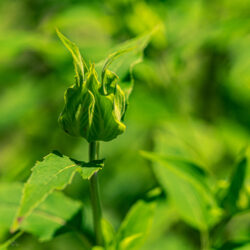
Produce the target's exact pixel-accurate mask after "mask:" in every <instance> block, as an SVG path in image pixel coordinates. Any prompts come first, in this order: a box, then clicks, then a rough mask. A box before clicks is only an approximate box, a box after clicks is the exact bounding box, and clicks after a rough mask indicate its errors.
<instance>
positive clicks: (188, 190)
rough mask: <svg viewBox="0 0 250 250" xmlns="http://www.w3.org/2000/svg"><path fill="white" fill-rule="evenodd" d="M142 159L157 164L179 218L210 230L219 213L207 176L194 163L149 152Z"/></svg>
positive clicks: (157, 170)
mask: <svg viewBox="0 0 250 250" xmlns="http://www.w3.org/2000/svg"><path fill="white" fill-rule="evenodd" d="M142 155H143V156H144V157H145V158H147V159H149V160H151V161H153V162H154V166H153V168H154V172H155V174H156V176H157V178H158V180H159V182H160V184H161V185H162V187H163V189H165V191H166V192H167V193H168V194H169V195H170V197H171V199H172V200H173V202H174V204H175V206H176V209H177V211H178V212H179V214H180V216H181V217H182V218H183V219H184V220H185V221H186V222H187V223H189V224H190V225H192V226H194V227H196V228H198V229H200V230H207V229H208V228H209V226H210V224H211V223H213V217H212V214H211V211H212V209H216V208H217V205H216V203H215V200H214V197H213V195H212V193H211V191H210V189H209V187H208V185H207V184H206V183H207V179H206V174H205V172H204V171H203V170H202V169H201V168H199V167H198V166H196V165H195V164H193V163H190V162H187V161H183V160H178V159H173V158H168V157H163V156H160V155H157V154H154V153H150V152H142Z"/></svg>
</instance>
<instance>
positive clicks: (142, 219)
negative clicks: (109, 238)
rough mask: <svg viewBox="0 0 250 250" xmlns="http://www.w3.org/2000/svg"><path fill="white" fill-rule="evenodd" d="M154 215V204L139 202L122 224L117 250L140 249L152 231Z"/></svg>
mask: <svg viewBox="0 0 250 250" xmlns="http://www.w3.org/2000/svg"><path fill="white" fill-rule="evenodd" d="M153 214H154V204H153V203H147V202H144V201H139V202H137V203H136V204H135V205H134V206H133V207H132V208H131V209H130V211H129V213H128V214H127V216H126V218H125V219H124V221H123V222H122V225H121V227H120V229H119V231H118V233H117V237H116V242H117V247H116V248H115V249H121V250H122V249H124V250H125V249H131V250H133V249H139V248H140V247H141V246H142V244H143V242H144V240H145V237H146V235H147V234H148V232H149V230H150V227H151V224H152V220H153Z"/></svg>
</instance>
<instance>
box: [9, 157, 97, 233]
mask: <svg viewBox="0 0 250 250" xmlns="http://www.w3.org/2000/svg"><path fill="white" fill-rule="evenodd" d="M88 166H89V164H87V163H82V164H81V165H79V164H78V163H76V162H75V161H73V160H71V159H70V158H68V157H66V156H60V155H57V154H53V153H51V154H49V155H47V156H46V157H44V159H43V161H41V162H37V163H36V165H35V166H34V167H33V169H32V174H31V176H30V177H29V179H28V181H27V182H26V183H25V185H24V189H23V194H22V199H21V203H20V207H19V209H18V211H17V214H16V216H15V219H14V221H13V224H12V231H16V230H17V229H18V228H19V227H20V225H21V224H22V222H23V221H24V219H25V218H26V217H27V216H28V215H30V213H31V212H32V211H33V210H34V209H35V208H36V207H37V206H39V204H41V203H42V202H43V201H44V199H46V197H47V196H48V195H49V194H51V193H52V192H53V191H54V190H62V189H64V188H65V187H66V186H67V185H68V184H70V183H71V181H72V178H73V176H74V175H75V173H76V172H77V171H78V172H79V173H81V175H82V177H85V178H86V179H87V178H90V177H91V176H92V175H93V174H94V173H95V172H96V171H98V170H99V169H100V165H98V164H97V165H96V167H90V168H88ZM85 170H86V171H85Z"/></svg>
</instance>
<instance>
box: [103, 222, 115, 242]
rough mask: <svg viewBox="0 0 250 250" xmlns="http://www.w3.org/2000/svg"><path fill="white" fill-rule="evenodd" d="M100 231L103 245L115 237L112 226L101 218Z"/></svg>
mask: <svg viewBox="0 0 250 250" xmlns="http://www.w3.org/2000/svg"><path fill="white" fill-rule="evenodd" d="M102 233H103V237H104V241H105V245H106V246H109V245H110V244H111V243H112V241H113V239H114V237H115V230H114V228H113V226H112V225H111V224H110V223H109V222H108V221H107V220H105V219H102Z"/></svg>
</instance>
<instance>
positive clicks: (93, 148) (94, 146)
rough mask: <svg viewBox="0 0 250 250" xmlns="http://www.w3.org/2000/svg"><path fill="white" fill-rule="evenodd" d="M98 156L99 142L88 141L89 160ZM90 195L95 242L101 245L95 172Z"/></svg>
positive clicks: (99, 210) (100, 214)
mask: <svg viewBox="0 0 250 250" xmlns="http://www.w3.org/2000/svg"><path fill="white" fill-rule="evenodd" d="M98 157H99V143H98V142H95V141H94V142H90V143H89V160H90V161H93V160H97V159H98ZM90 196H91V203H92V211H93V222H94V231H95V238H96V244H97V245H100V246H102V245H103V235H102V227H101V219H102V209H101V201H100V195H99V185H98V175H97V173H95V174H94V175H93V176H92V177H91V179H90Z"/></svg>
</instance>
